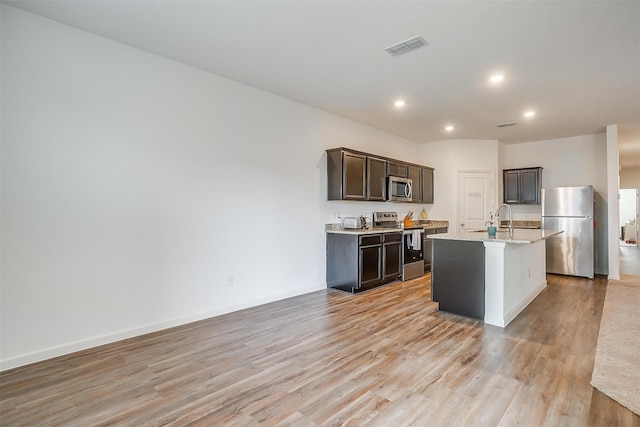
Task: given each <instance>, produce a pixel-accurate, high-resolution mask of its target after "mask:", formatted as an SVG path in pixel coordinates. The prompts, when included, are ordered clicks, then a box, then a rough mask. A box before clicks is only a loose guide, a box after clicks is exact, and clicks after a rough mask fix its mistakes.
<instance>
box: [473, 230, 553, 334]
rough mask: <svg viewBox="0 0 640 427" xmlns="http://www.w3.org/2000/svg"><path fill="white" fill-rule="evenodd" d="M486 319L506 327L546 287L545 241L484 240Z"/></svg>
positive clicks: (488, 321) (486, 321)
mask: <svg viewBox="0 0 640 427" xmlns="http://www.w3.org/2000/svg"><path fill="white" fill-rule="evenodd" d="M484 245H485V249H486V252H485V272H486V273H485V289H486V295H485V316H484V322H485V323H487V324H490V325H495V326H500V327H505V326H507V325H508V324H509V322H511V321H512V320H513V319H514V318H515V317H516V316H517V315H518V314H519V313H520V312H521V311H522V310H524V308H525V307H526V306H527V305H529V303H531V301H533V300H534V299H535V297H536V296H538V294H539V293H540V292H542V290H543V289H544V288H545V287H546V285H547V281H546V273H545V270H546V268H545V244H544V241H543V240H541V241H537V242H533V243H531V244H505V243H501V242H485V243H484Z"/></svg>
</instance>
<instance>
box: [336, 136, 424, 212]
mask: <svg viewBox="0 0 640 427" xmlns="http://www.w3.org/2000/svg"><path fill="white" fill-rule="evenodd" d="M388 176H399V177H403V178H407V177H408V178H411V180H412V184H413V187H412V190H413V191H412V196H413V197H412V199H413V203H433V169H432V168H429V167H425V166H420V165H414V164H410V163H404V162H400V161H397V160H394V159H389V158H385V157H381V156H375V155H372V154H368V153H362V152H359V151H355V150H350V149H347V148H334V149H331V150H327V184H328V193H327V194H328V200H369V201H386V200H387V177H388Z"/></svg>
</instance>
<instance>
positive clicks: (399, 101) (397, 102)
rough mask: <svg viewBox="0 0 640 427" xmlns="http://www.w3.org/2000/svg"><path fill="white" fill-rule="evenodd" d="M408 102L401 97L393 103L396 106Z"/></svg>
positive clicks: (402, 105)
mask: <svg viewBox="0 0 640 427" xmlns="http://www.w3.org/2000/svg"><path fill="white" fill-rule="evenodd" d="M405 104H406V102H404V100H403V99H399V100H397V101H396V102H394V103H393V105H395V106H396V107H404V105H405Z"/></svg>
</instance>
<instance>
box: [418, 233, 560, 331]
mask: <svg viewBox="0 0 640 427" xmlns="http://www.w3.org/2000/svg"><path fill="white" fill-rule="evenodd" d="M559 233H562V231H554V230H539V229H538V230H534V229H514V230H513V234H512V235H510V234H509V232H508V231H506V230H505V231H498V233H497V234H496V236H489V234H488V233H487V232H486V231H462V232H457V233H446V234H434V235H430V236H429V238H430V239H432V251H433V253H432V257H433V259H432V266H431V299H432V300H433V301H436V302H438V304H439V309H440V310H442V311H447V312H450V313H455V314H460V315H463V316H467V317H472V318H476V319H480V320H483V321H484V322H485V323H488V324H490V325H495V326H500V327H505V326H507V325H508V324H509V322H511V321H512V320H513V319H514V318H515V317H516V316H517V315H518V314H519V313H520V312H521V311H522V310H524V308H525V307H526V306H527V305H529V303H531V301H533V300H534V298H535V297H536V296H538V294H539V293H540V292H542V290H543V289H544V288H545V287H546V286H547V280H546V265H545V242H544V240H545V239H548V238H549V237H552V236H555V235H556V234H559Z"/></svg>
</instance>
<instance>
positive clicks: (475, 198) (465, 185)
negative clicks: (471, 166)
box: [458, 172, 495, 231]
mask: <svg viewBox="0 0 640 427" xmlns="http://www.w3.org/2000/svg"><path fill="white" fill-rule="evenodd" d="M494 194H495V186H494V174H493V172H458V195H459V203H458V221H459V222H458V223H459V224H460V229H461V230H466V231H468V230H478V229H482V228H486V225H485V222H487V221H488V220H489V212H492V211H494V210H495V200H494V199H495V196H494Z"/></svg>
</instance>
